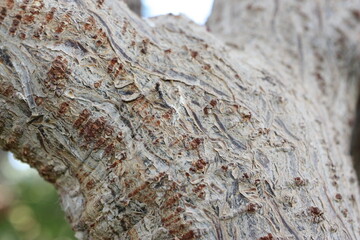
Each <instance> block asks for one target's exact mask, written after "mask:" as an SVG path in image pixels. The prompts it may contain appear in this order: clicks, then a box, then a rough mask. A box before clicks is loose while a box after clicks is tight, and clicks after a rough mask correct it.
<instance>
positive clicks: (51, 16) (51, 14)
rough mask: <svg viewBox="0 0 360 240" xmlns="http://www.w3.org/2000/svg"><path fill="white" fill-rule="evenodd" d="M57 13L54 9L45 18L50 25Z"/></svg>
mask: <svg viewBox="0 0 360 240" xmlns="http://www.w3.org/2000/svg"><path fill="white" fill-rule="evenodd" d="M55 12H56V8H54V7H52V8H51V9H50V11H49V12H48V13H47V14H46V16H45V21H46V23H49V22H50V21H51V20H53V18H54V15H55Z"/></svg>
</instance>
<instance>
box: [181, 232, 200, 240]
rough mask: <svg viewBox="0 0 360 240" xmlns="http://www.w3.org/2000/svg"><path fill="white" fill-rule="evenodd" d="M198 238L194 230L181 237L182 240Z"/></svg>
mask: <svg viewBox="0 0 360 240" xmlns="http://www.w3.org/2000/svg"><path fill="white" fill-rule="evenodd" d="M195 238H196V234H195V232H194V231H193V230H190V231H188V232H187V233H185V234H184V235H182V236H181V238H180V240H192V239H195Z"/></svg>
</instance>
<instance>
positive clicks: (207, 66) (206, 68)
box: [202, 64, 211, 71]
mask: <svg viewBox="0 0 360 240" xmlns="http://www.w3.org/2000/svg"><path fill="white" fill-rule="evenodd" d="M202 68H203V69H204V70H206V71H209V70H210V69H211V66H210V64H205V65H204V66H203V67H202Z"/></svg>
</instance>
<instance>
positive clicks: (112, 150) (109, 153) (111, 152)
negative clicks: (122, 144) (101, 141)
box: [105, 143, 115, 155]
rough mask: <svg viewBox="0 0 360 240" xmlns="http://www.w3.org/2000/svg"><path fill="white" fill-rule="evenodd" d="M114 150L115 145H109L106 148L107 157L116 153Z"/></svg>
mask: <svg viewBox="0 0 360 240" xmlns="http://www.w3.org/2000/svg"><path fill="white" fill-rule="evenodd" d="M114 149H115V145H114V143H111V144H109V145H108V146H107V147H106V148H105V155H111V154H113V153H114Z"/></svg>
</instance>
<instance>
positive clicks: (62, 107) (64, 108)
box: [58, 102, 69, 115]
mask: <svg viewBox="0 0 360 240" xmlns="http://www.w3.org/2000/svg"><path fill="white" fill-rule="evenodd" d="M68 110H69V103H67V102H63V103H61V104H60V108H59V112H58V113H59V115H63V114H64V113H66V112H67V111H68Z"/></svg>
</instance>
